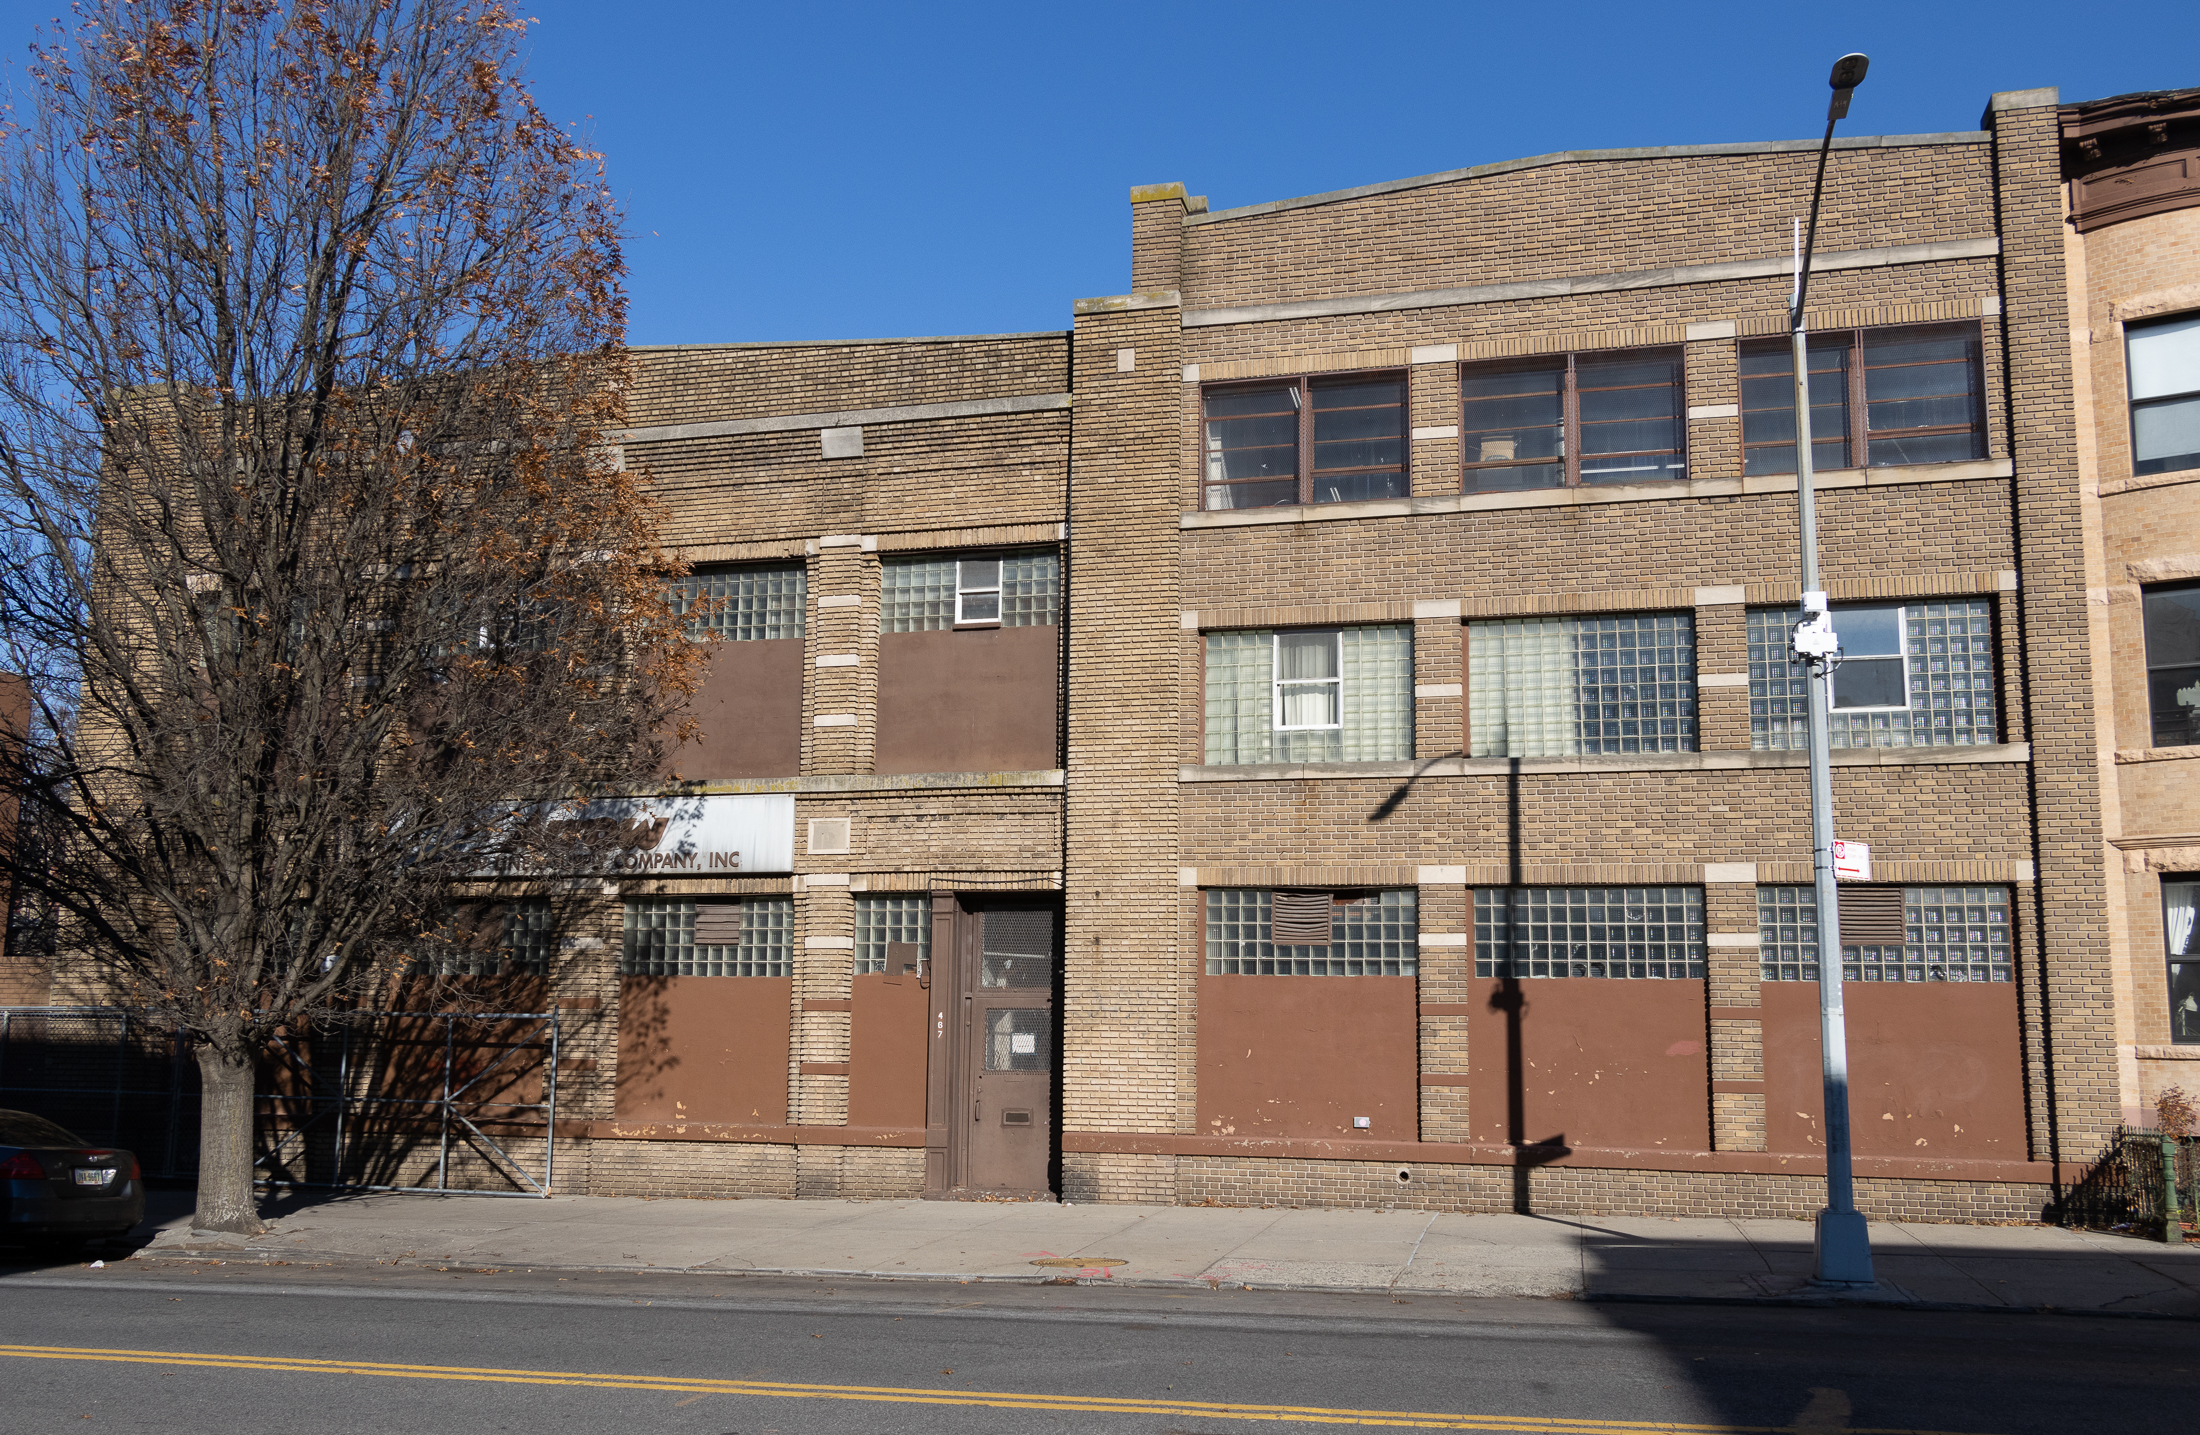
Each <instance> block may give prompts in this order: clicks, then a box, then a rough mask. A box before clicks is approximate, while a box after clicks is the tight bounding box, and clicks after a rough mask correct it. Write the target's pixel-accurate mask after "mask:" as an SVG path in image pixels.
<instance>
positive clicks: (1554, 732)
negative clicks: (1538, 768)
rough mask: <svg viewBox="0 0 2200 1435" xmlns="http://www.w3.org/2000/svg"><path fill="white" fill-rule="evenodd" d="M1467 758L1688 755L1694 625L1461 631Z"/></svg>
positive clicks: (1681, 620)
mask: <svg viewBox="0 0 2200 1435" xmlns="http://www.w3.org/2000/svg"><path fill="white" fill-rule="evenodd" d="M1467 720H1468V730H1469V732H1470V734H1471V738H1470V742H1471V746H1470V749H1469V751H1470V753H1471V755H1473V756H1475V757H1575V756H1579V755H1581V754H1583V753H1603V752H1694V751H1695V750H1696V619H1695V615H1694V614H1691V613H1645V614H1641V615H1639V616H1637V615H1628V616H1623V617H1584V618H1575V617H1551V618H1499V619H1493V620H1489V621H1483V622H1472V623H1469V624H1468V625H1467Z"/></svg>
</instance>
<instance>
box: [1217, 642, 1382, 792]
mask: <svg viewBox="0 0 2200 1435" xmlns="http://www.w3.org/2000/svg"><path fill="white" fill-rule="evenodd" d="M1206 688H1207V690H1206V708H1207V711H1206V724H1207V735H1206V759H1207V761H1208V762H1210V763H1215V764H1232V763H1251V762H1396V761H1401V760H1404V759H1406V758H1410V757H1412V756H1413V628H1412V626H1411V625H1410V624H1405V623H1390V624H1382V625H1379V626H1373V627H1364V628H1306V629H1287V630H1282V631H1278V630H1274V629H1268V628H1251V629H1243V630H1239V631H1235V632H1228V633H1209V634H1208V635H1207V685H1206Z"/></svg>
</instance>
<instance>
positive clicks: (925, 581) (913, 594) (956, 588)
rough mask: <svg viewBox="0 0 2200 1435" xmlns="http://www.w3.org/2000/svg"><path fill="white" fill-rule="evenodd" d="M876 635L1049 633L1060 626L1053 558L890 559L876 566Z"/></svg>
mask: <svg viewBox="0 0 2200 1435" xmlns="http://www.w3.org/2000/svg"><path fill="white" fill-rule="evenodd" d="M879 579H880V589H881V592H880V600H879V631H880V632H882V633H920V632H928V631H931V630H934V629H939V628H952V627H954V626H956V625H957V624H958V623H999V624H1000V625H1001V626H1002V627H1004V628H1050V627H1053V626H1055V625H1056V624H1057V623H1059V622H1060V611H1061V592H1062V560H1061V557H1060V555H1059V554H1056V553H1053V552H1051V551H1049V552H1039V553H1009V554H1004V555H1002V556H999V557H992V558H896V559H888V560H887V561H886V562H884V563H882V564H880V565H879Z"/></svg>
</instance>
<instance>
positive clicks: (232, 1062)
mask: <svg viewBox="0 0 2200 1435" xmlns="http://www.w3.org/2000/svg"><path fill="white" fill-rule="evenodd" d="M198 1057H199V1209H198V1214H197V1215H195V1216H193V1217H192V1218H191V1228H192V1229H193V1230H197V1231H232V1232H235V1233H236V1234H238V1235H244V1236H256V1235H258V1234H259V1233H260V1232H262V1231H264V1230H266V1229H267V1223H266V1222H265V1221H262V1220H261V1219H260V1212H259V1203H258V1202H256V1201H254V1200H253V1198H252V1078H253V1075H254V1073H255V1066H256V1063H255V1062H254V1061H253V1060H252V1058H251V1057H250V1056H249V1055H247V1054H244V1053H239V1052H225V1051H221V1050H218V1049H217V1048H216V1047H215V1046H214V1045H213V1044H212V1043H205V1044H202V1045H201V1046H200V1047H199V1050H198Z"/></svg>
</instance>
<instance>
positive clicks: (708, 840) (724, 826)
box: [575, 792, 794, 877]
mask: <svg viewBox="0 0 2200 1435" xmlns="http://www.w3.org/2000/svg"><path fill="white" fill-rule="evenodd" d="M575 815H576V816H579V817H582V818H585V819H594V820H597V821H614V822H626V823H631V824H632V825H633V827H634V828H635V832H636V837H637V839H638V840H637V841H636V842H635V844H634V846H632V847H631V848H629V849H628V850H627V851H626V852H625V853H624V854H623V856H622V857H621V858H620V860H619V862H618V866H617V870H618V871H619V872H620V873H622V874H631V875H634V876H646V875H656V874H665V875H687V876H698V877H700V876H711V875H718V876H729V875H732V874H734V873H741V874H743V875H750V874H754V873H759V872H792V871H793V870H794V794H793V793H791V792H767V793H708V794H699V795H697V796H693V797H605V798H598V799H597V800H596V801H594V802H591V803H588V804H587V805H586V806H585V807H583V808H582V809H581V810H580V812H578V813H577V814H575Z"/></svg>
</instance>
